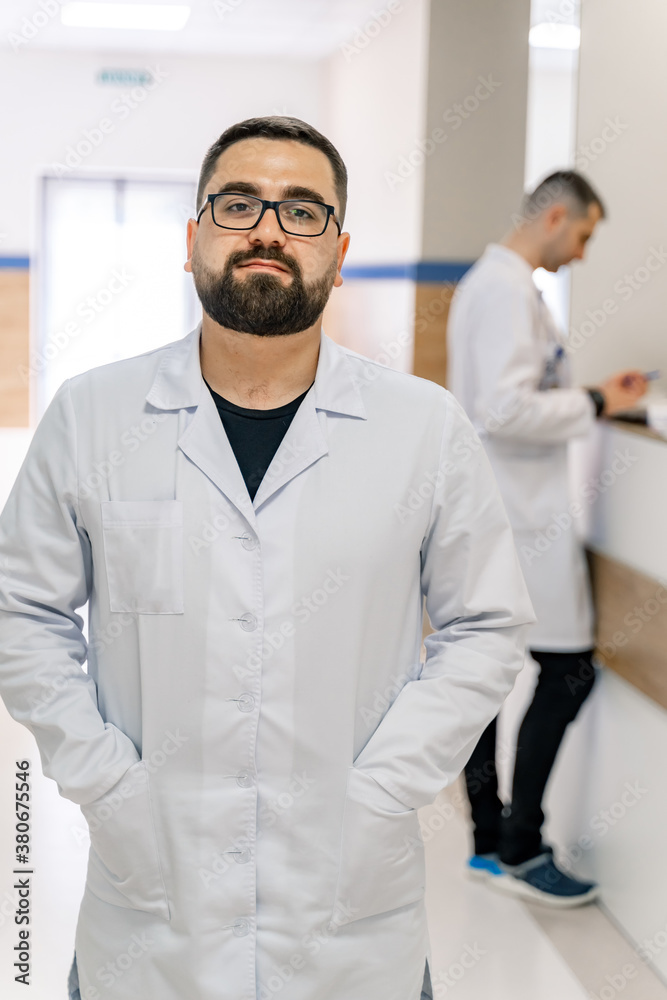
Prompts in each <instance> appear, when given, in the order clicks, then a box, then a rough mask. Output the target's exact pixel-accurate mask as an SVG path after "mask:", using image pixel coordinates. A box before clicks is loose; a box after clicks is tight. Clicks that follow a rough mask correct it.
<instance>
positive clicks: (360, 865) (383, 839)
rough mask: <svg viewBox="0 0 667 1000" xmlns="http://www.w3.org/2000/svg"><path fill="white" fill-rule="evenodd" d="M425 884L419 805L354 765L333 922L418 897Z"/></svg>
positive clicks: (382, 910) (371, 913) (367, 914)
mask: <svg viewBox="0 0 667 1000" xmlns="http://www.w3.org/2000/svg"><path fill="white" fill-rule="evenodd" d="M424 889H425V867H424V845H423V842H422V838H421V832H420V829H419V819H418V816H417V811H416V810H415V809H404V808H402V807H401V803H400V802H398V800H397V799H395V798H394V797H393V796H392V795H390V794H389V793H388V792H386V791H385V790H384V788H382V786H381V785H380V784H378V782H377V781H375V779H374V778H372V777H371V775H370V774H369V773H368V772H364V771H362V770H361V769H359V768H356V767H351V768H350V770H349V772H348V781H347V791H346V797H345V808H344V813H343V831H342V844H341V858H340V868H339V872H338V883H337V886H336V898H335V903H334V909H333V915H332V918H331V922H330V928H331V929H333V928H335V927H340V926H342V925H344V924H348V923H351V922H352V921H354V920H361V919H362V918H364V917H371V916H376V915H377V914H380V913H386V912H387V911H389V910H395V909H398V907H400V906H407V905H408V904H409V903H416V902H417V901H418V900H420V899H422V897H423V895H424Z"/></svg>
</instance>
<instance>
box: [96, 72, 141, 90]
mask: <svg viewBox="0 0 667 1000" xmlns="http://www.w3.org/2000/svg"><path fill="white" fill-rule="evenodd" d="M152 82H153V74H152V73H151V72H150V71H149V70H147V69H113V68H111V69H101V70H100V71H99V72H98V74H97V83H99V84H101V85H102V86H106V87H142V86H145V85H146V84H148V83H152Z"/></svg>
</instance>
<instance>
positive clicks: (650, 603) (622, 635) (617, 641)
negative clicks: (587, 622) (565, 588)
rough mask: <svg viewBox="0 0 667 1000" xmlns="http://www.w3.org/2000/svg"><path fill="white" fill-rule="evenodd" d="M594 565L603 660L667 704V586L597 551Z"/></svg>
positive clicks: (593, 576)
mask: <svg viewBox="0 0 667 1000" xmlns="http://www.w3.org/2000/svg"><path fill="white" fill-rule="evenodd" d="M590 566H591V576H592V580H593V591H594V595H595V605H596V611H597V618H598V624H597V647H598V654H599V656H600V658H601V659H602V660H603V661H604V663H605V664H606V666H607V667H609V669H610V670H613V671H614V672H615V673H617V674H619V675H620V676H621V677H623V678H625V680H626V681H628V682H629V683H630V684H634V686H635V687H636V688H639V690H640V691H642V692H643V693H644V694H646V695H648V696H649V698H652V699H653V700H654V701H656V702H657V703H658V704H659V705H662V707H663V708H667V588H665V587H663V586H662V585H661V584H660V583H659V581H657V580H654V579H653V578H652V577H650V576H645V575H644V574H643V573H638V572H637V571H636V570H634V569H630V568H629V567H628V566H624V565H623V564H622V563H620V562H617V561H616V560H615V559H609V558H608V556H604V555H601V554H600V553H597V552H594V553H590Z"/></svg>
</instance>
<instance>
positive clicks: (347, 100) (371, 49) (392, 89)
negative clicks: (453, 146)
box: [325, 0, 429, 264]
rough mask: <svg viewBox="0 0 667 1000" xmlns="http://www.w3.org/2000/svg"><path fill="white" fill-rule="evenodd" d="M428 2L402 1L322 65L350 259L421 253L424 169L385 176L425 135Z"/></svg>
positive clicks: (374, 259)
mask: <svg viewBox="0 0 667 1000" xmlns="http://www.w3.org/2000/svg"><path fill="white" fill-rule="evenodd" d="M378 6H380V5H378ZM382 6H383V7H386V6H387V4H383V5H382ZM428 7H429V3H428V2H427V0H402V2H400V3H398V5H397V6H396V9H395V13H394V14H393V15H392V18H391V20H390V21H389V22H388V23H387V24H386V25H385V26H384V27H382V28H381V30H380V31H379V33H378V34H377V35H376V36H374V37H373V38H370V39H369V40H368V41H367V43H366V44H365V45H364V44H362V45H361V47H358V48H357V49H356V50H354V49H350V48H348V47H345V48H343V49H341V51H339V52H336V53H335V54H334V55H332V56H330V58H329V59H328V61H327V64H326V72H327V88H328V89H327V93H328V101H327V111H326V129H325V131H326V132H327V134H328V135H329V137H330V139H331V140H332V142H333V143H334V144H335V145H336V146H337V147H338V149H339V151H340V153H341V155H342V157H343V159H344V160H345V162H346V164H347V168H348V172H349V177H350V187H349V191H350V207H349V212H348V216H347V218H346V222H345V228H346V229H349V231H350V233H351V234H352V240H351V243H350V253H349V256H348V260H349V262H351V263H357V264H361V263H378V262H390V261H399V262H404V261H412V260H415V259H417V258H418V257H419V251H420V242H421V220H422V180H423V172H422V168H421V167H417V168H416V169H414V170H413V171H412V172H411V173H410V174H409V175H408V177H407V178H400V179H399V180H398V181H397V182H396V183H393V182H392V181H391V180H388V178H387V177H386V176H385V175H387V174H396V172H397V170H398V167H399V164H400V159H401V157H407V156H409V155H410V153H411V151H412V150H413V149H414V148H415V143H416V142H417V140H418V139H420V138H422V137H423V135H424V127H425V87H426V69H427V28H428ZM351 41H352V43H354V39H352V40H351ZM359 41H360V42H362V43H363V39H359Z"/></svg>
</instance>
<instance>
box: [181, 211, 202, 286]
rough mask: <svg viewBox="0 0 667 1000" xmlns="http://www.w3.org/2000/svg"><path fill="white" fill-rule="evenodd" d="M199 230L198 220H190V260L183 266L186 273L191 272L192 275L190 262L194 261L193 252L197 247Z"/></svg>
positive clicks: (188, 237)
mask: <svg viewBox="0 0 667 1000" xmlns="http://www.w3.org/2000/svg"><path fill="white" fill-rule="evenodd" d="M198 229H199V224H198V223H197V221H196V219H188V231H187V237H186V246H187V251H188V259H187V260H186V262H185V264H184V265H183V270H184V271H189V272H190V273H192V265H191V263H190V261H191V260H192V251H193V250H194V247H195V239H196V238H197V230H198Z"/></svg>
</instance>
